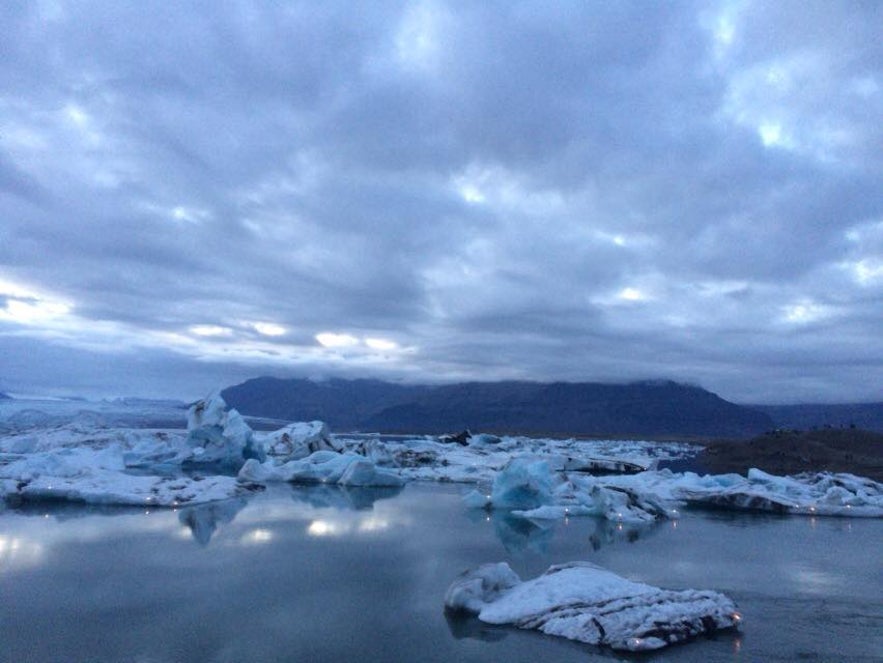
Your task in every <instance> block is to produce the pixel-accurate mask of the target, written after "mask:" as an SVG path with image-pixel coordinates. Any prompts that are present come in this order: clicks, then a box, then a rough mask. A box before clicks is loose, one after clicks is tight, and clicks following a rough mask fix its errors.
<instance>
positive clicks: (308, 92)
mask: <svg viewBox="0 0 883 663" xmlns="http://www.w3.org/2000/svg"><path fill="white" fill-rule="evenodd" d="M881 22H883V6H881V4H880V3H877V2H822V1H819V2H813V1H810V2H790V1H784V2H774V3H770V2H750V1H749V2H731V1H729V0H725V1H722V2H710V3H709V2H703V3H693V2H678V3H647V2H616V3H602V2H596V3H584V2H553V3H542V4H539V3H535V4H531V3H526V4H525V3H511V2H482V3H459V2H445V1H443V0H427V1H425V2H415V3H402V2H395V1H393V2H372V3H367V4H363V5H360V6H358V7H356V6H354V5H353V4H352V3H350V2H322V3H315V2H286V3H257V2H242V3H235V4H227V3H215V2H193V3H168V2H138V3H107V2H90V1H84V2H67V1H64V0H52V1H47V2H31V3H15V2H13V3H3V4H2V6H0V25H3V26H4V31H3V32H4V35H3V39H2V40H0V126H2V132H0V377H2V380H3V382H2V383H0V388H3V389H5V390H9V391H48V390H53V389H60V390H68V391H78V392H83V393H99V394H114V393H115V394H120V393H134V394H143V395H168V396H175V397H191V398H192V397H196V396H200V395H202V394H203V393H204V392H205V391H207V390H209V389H210V388H211V387H213V386H216V385H218V384H230V383H231V382H234V381H236V380H239V379H244V378H245V377H248V376H250V375H257V374H262V373H268V372H272V373H274V374H287V375H298V376H310V375H322V376H334V375H336V376H373V377H382V378H389V379H396V380H404V381H411V382H427V381H456V380H496V379H519V380H521V379H527V380H550V381H551V380H572V381H582V380H593V381H594V380H597V381H607V380H616V381H623V380H632V379H644V378H658V377H673V378H675V379H677V380H681V381H689V382H696V383H699V384H702V385H705V386H706V387H708V388H710V389H713V390H714V391H716V392H718V393H721V394H722V395H724V396H726V397H727V398H729V399H733V400H737V401H745V402H771V401H790V402H796V401H808V400H809V401H857V400H871V399H876V398H879V393H880V385H881V384H883V337H881V335H880V333H879V330H880V329H881V328H883V196H881V190H880V182H881V181H883V123H881V122H880V118H881V117H883V46H881V40H880V38H879V26H880V25H881Z"/></svg>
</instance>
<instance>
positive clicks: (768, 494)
mask: <svg viewBox="0 0 883 663" xmlns="http://www.w3.org/2000/svg"><path fill="white" fill-rule="evenodd" d="M726 476H735V477H737V480H735V481H732V482H730V483H729V484H724V485H714V484H712V485H709V481H708V478H707V477H705V478H704V480H699V479H698V478H696V477H695V475H692V477H691V476H686V477H684V478H683V479H681V482H680V483H681V484H682V485H681V487H680V490H679V491H678V495H679V497H680V498H681V499H683V500H684V501H685V502H687V504H690V505H693V506H697V507H706V508H716V509H728V510H739V511H764V512H770V513H781V514H796V515H806V516H852V517H871V518H880V517H883V484H881V483H879V482H877V481H874V480H873V479H867V478H864V477H857V476H855V475H853V474H846V473H840V474H832V473H831V472H818V473H815V474H798V475H795V476H785V477H780V476H775V475H773V474H767V473H766V472H763V471H761V470H758V469H751V470H749V471H748V476H747V477H741V476H739V475H726ZM691 479H692V480H691Z"/></svg>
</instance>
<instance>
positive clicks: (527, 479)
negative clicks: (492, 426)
mask: <svg viewBox="0 0 883 663" xmlns="http://www.w3.org/2000/svg"><path fill="white" fill-rule="evenodd" d="M554 480H555V477H554V476H553V474H552V470H551V468H550V467H549V463H548V462H546V461H544V460H535V459H528V458H513V459H512V460H511V461H509V463H508V464H507V465H506V466H505V467H504V468H503V469H502V470H501V471H500V472H499V473H497V476H496V478H495V479H494V485H493V488H492V489H491V497H490V504H491V505H492V506H493V507H494V508H495V509H510V510H512V509H522V510H524V509H536V508H537V507H539V506H543V505H544V504H552V503H553V502H554V497H553V494H552V488H553V484H554Z"/></svg>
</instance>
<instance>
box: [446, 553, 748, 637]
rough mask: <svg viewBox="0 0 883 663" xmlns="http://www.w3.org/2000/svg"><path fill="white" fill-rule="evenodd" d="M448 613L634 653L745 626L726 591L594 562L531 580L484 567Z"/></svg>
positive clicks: (452, 595)
mask: <svg viewBox="0 0 883 663" xmlns="http://www.w3.org/2000/svg"><path fill="white" fill-rule="evenodd" d="M445 609H446V611H448V612H449V613H466V614H470V615H475V616H477V617H478V619H479V620H480V621H482V622H485V623H487V624H497V625H504V624H511V625H513V626H515V627H517V628H523V629H537V630H539V631H542V632H543V633H546V634H548V635H555V636H560V637H563V638H568V639H570V640H577V641H579V642H584V643H587V644H591V645H602V646H607V647H610V648H612V649H618V650H628V651H644V650H652V649H660V648H662V647H665V646H668V645H671V644H675V643H679V642H683V641H686V640H689V639H690V638H694V637H696V636H698V635H701V634H704V633H713V632H714V631H717V630H721V629H732V628H736V627H738V626H739V624H740V622H741V616H740V614H739V612H738V611H737V610H736V605H735V603H733V601H732V600H731V599H730V598H728V597H727V596H725V595H724V594H721V593H719V592H716V591H711V590H694V589H687V590H681V591H673V590H665V589H660V588H658V587H653V586H652V585H646V584H644V583H639V582H633V581H631V580H627V579H626V578H623V577H621V576H618V575H616V574H615V573H613V572H611V571H608V570H606V569H602V568H601V567H598V566H595V565H594V564H590V563H588V562H571V563H568V564H560V565H556V566H552V567H550V568H549V569H548V570H547V571H546V572H545V573H544V574H542V575H541V576H539V577H537V578H534V579H533V580H527V581H522V580H521V578H519V577H518V575H517V574H516V573H515V572H514V571H513V570H512V569H511V568H510V567H509V565H508V564H506V563H505V562H500V563H497V564H484V565H482V566H480V567H478V568H476V569H472V570H470V571H466V572H465V573H463V574H462V575H461V576H460V577H459V578H457V579H456V580H455V581H454V582H453V583H452V584H451V586H450V587H449V588H448V591H447V593H446V594H445Z"/></svg>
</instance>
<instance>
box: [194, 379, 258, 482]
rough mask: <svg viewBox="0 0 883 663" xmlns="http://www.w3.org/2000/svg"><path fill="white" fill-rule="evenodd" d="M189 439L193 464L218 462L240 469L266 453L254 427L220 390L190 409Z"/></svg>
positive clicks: (221, 464) (219, 464)
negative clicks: (225, 399) (229, 406)
mask: <svg viewBox="0 0 883 663" xmlns="http://www.w3.org/2000/svg"><path fill="white" fill-rule="evenodd" d="M187 443H188V445H189V446H190V448H191V450H192V456H191V457H190V458H189V459H187V462H188V463H190V464H196V465H218V466H221V467H231V468H234V469H238V468H239V467H241V466H242V464H243V463H244V462H245V461H246V460H248V459H250V458H256V459H258V460H264V459H265V458H266V453H265V452H264V449H263V447H262V446H261V445H260V444H258V443H257V441H256V440H255V436H254V431H252V430H251V428H250V427H249V425H248V424H247V423H246V422H245V419H243V418H242V415H240V414H239V412H237V411H236V410H234V409H231V410H227V403H226V402H225V401H224V399H223V398H221V395H220V394H219V393H214V394H212V395H210V396H209V397H208V398H205V399H203V400H201V401H197V402H196V403H194V404H193V405H192V406H191V407H190V409H189V410H188V412H187Z"/></svg>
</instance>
